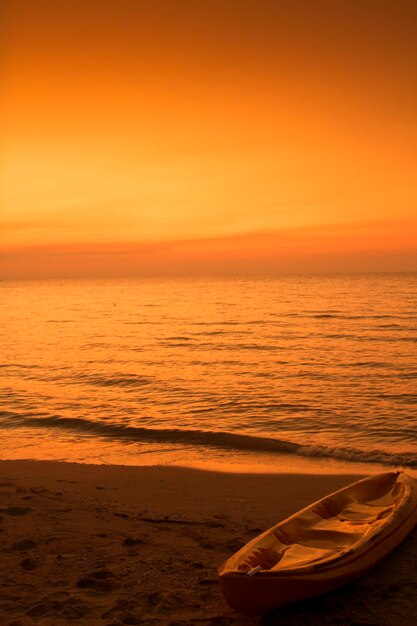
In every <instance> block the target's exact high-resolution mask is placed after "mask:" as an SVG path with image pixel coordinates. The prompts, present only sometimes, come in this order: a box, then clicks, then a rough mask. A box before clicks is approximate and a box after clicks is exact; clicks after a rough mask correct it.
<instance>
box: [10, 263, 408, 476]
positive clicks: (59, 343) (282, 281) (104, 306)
mask: <svg viewBox="0 0 417 626" xmlns="http://www.w3.org/2000/svg"><path fill="white" fill-rule="evenodd" d="M0 294H1V296H0V316H1V330H0V333H1V346H2V348H1V355H0V372H1V385H0V394H1V408H0V429H1V437H2V446H1V451H0V456H1V458H37V459H62V460H67V461H81V462H93V463H126V464H137V465H141V464H144V463H193V462H195V463H198V462H205V461H207V462H208V461H210V462H217V461H218V462H221V463H226V464H227V463H231V464H233V463H240V464H243V465H245V464H249V463H253V462H254V461H257V462H259V463H266V464H270V465H271V467H272V466H275V467H276V468H278V469H279V468H280V467H282V466H283V465H285V463H286V467H292V466H294V467H295V466H296V465H297V463H298V462H299V461H300V460H302V459H304V461H305V460H306V459H310V460H311V459H315V460H316V461H317V460H320V463H321V464H326V463H328V464H330V465H329V467H344V468H345V467H347V466H348V465H349V464H350V463H358V462H360V463H366V464H368V465H373V466H375V467H376V466H377V465H381V464H382V465H384V466H387V467H388V466H390V467H391V466H393V467H405V468H417V275H416V274H407V275H405V274H404V275H400V274H392V275H388V274H387V275H377V274H375V275H351V276H350V275H349V276H348V275H346V276H340V275H338V276H330V275H329V276H293V277H289V276H288V277H280V278H265V279H231V278H230V279H181V280H179V279H170V280H163V279H123V280H73V281H72V280H65V281H52V280H50V281H32V282H3V283H1V285H0ZM284 460H285V463H284Z"/></svg>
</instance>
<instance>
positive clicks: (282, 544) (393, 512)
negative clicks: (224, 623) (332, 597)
mask: <svg viewBox="0 0 417 626" xmlns="http://www.w3.org/2000/svg"><path fill="white" fill-rule="evenodd" d="M416 524H417V484H416V482H415V481H414V479H413V478H411V477H410V476H407V475H406V474H404V473H402V472H387V473H383V474H376V475H374V476H370V477H368V478H364V479H363V480H359V481H358V482H356V483H353V484H351V485H348V486H347V487H344V488H343V489H340V490H339V491H336V492H334V493H332V494H330V495H329V496H326V497H325V498H323V499H322V500H318V501H317V502H314V503H313V504H311V505H310V506H308V507H306V508H305V509H303V510H301V511H299V512H298V513H295V514H294V515H292V516H291V517H288V518H287V519H285V520H284V521H282V522H280V523H279V524H276V525H275V526H273V527H272V528H270V529H269V530H267V531H266V532H264V533H262V534H261V535H259V536H258V537H256V538H255V539H253V540H252V541H250V542H249V543H248V544H246V545H245V546H244V547H243V548H241V549H240V550H239V551H238V552H236V553H235V554H234V555H233V556H231V557H230V558H229V559H228V560H227V561H226V562H225V563H224V564H223V565H222V566H221V567H220V569H219V576H220V586H221V589H222V592H223V595H224V597H225V598H226V600H227V602H228V603H229V604H230V606H231V607H232V608H233V609H235V610H236V611H239V612H240V613H243V614H247V615H255V614H260V613H266V612H267V611H269V610H271V609H275V608H278V607H281V606H284V605H285V604H289V603H290V602H295V601H297V600H302V599H305V598H310V597H312V596H315V595H319V594H322V593H326V592H328V591H330V590H332V589H335V588H336V587H340V586H341V585H344V584H345V583H347V582H349V581H351V580H353V579H355V578H357V577H358V576H361V575H362V574H364V573H365V572H367V571H368V570H370V569H371V568H372V567H373V566H374V565H375V564H376V563H378V561H380V560H381V559H383V558H384V557H385V556H386V555H387V554H389V553H390V552H391V551H392V550H393V549H394V548H395V547H396V546H397V545H398V544H399V543H400V542H401V541H402V540H403V539H404V538H405V537H406V536H407V534H408V533H409V532H410V531H411V530H412V528H413V527H414V526H415V525H416Z"/></svg>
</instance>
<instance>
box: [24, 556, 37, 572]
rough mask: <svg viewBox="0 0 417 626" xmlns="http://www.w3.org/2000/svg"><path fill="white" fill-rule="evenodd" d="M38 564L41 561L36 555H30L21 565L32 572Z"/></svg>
mask: <svg viewBox="0 0 417 626" xmlns="http://www.w3.org/2000/svg"><path fill="white" fill-rule="evenodd" d="M38 565H39V561H38V559H35V558H34V557H30V558H28V559H23V560H22V561H20V567H21V568H22V569H24V570H26V571H27V572H31V571H32V570H34V569H36V568H37V567H38Z"/></svg>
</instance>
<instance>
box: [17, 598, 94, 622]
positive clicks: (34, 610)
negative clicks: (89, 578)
mask: <svg viewBox="0 0 417 626" xmlns="http://www.w3.org/2000/svg"><path fill="white" fill-rule="evenodd" d="M90 611H91V607H90V606H89V605H88V604H86V603H85V602H82V601H80V600H79V598H73V597H72V596H70V595H69V594H68V593H67V592H58V593H52V594H50V595H48V596H45V597H44V598H42V599H41V600H40V601H39V602H37V603H36V604H35V605H34V606H32V607H31V608H30V609H29V610H28V611H27V612H26V615H27V616H28V617H31V618H35V619H36V618H39V617H46V616H48V615H49V614H50V613H53V614H56V613H58V614H59V616H60V617H64V618H65V619H67V620H69V621H73V620H79V619H81V618H83V617H85V616H86V615H87V613H89V612H90Z"/></svg>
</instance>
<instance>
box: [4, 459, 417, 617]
mask: <svg viewBox="0 0 417 626" xmlns="http://www.w3.org/2000/svg"><path fill="white" fill-rule="evenodd" d="M360 477H361V475H359V474H355V475H353V474H351V475H349V474H342V473H337V474H333V475H332V474H330V473H329V474H300V473H267V474H266V473H242V472H240V473H234V472H229V473H225V472H221V471H207V470H205V469H197V468H190V467H187V468H185V467H179V466H141V467H140V466H117V465H87V464H77V463H67V462H58V461H27V460H20V461H17V460H16V461H5V460H3V461H0V509H1V511H0V531H1V532H0V537H1V540H2V547H3V549H2V558H1V559H0V571H1V576H2V580H3V583H2V594H0V596H1V595H2V596H3V598H2V602H1V603H0V623H2V624H4V626H31V625H34V624H37V625H38V624H41V625H42V626H59V625H61V624H62V625H64V624H73V623H79V624H82V625H83V626H84V625H85V626H90V625H91V626H92V625H96V624H103V625H106V626H121V625H123V624H142V625H155V626H156V625H158V624H161V625H163V626H186V625H188V624H198V625H200V626H223V625H229V624H230V625H235V626H255V625H261V624H262V626H270V625H271V626H272V625H273V624H278V623H280V624H288V625H294V626H295V625H296V624H299V623H303V622H304V623H308V624H312V625H313V626H319V625H324V624H329V623H334V624H342V625H344V624H346V625H348V624H352V623H357V624H365V623H366V624H375V625H376V624H381V625H382V624H384V625H385V624H386V625H387V626H388V625H391V624H394V623H395V624H396V625H399V626H400V625H401V624H404V625H406V624H409V623H412V615H414V614H415V610H416V600H415V596H416V592H417V532H416V530H414V532H413V533H411V535H410V536H409V537H408V538H407V539H406V541H405V542H404V544H402V545H401V546H400V547H399V548H398V549H397V550H396V551H395V552H394V553H393V554H392V555H391V556H390V557H388V559H387V560H386V561H384V562H383V563H381V564H380V565H379V566H378V567H377V568H376V569H375V570H374V571H373V572H371V573H370V574H368V575H367V576H366V577H365V578H363V579H360V580H358V581H356V582H355V583H353V584H351V585H349V586H348V587H344V588H342V589H340V590H338V591H336V592H334V593H332V594H330V595H329V596H326V597H325V598H320V599H318V600H312V601H309V602H307V603H302V604H299V605H297V606H293V607H288V608H286V609H285V610H281V611H280V612H279V613H277V614H276V615H273V614H270V615H269V616H266V617H264V618H246V617H243V616H240V615H238V614H236V613H234V612H233V611H232V610H231V609H230V608H229V607H228V605H227V604H226V603H225V602H224V600H223V598H222V596H221V593H220V590H219V586H218V581H217V567H218V566H219V565H220V564H221V563H222V562H223V561H224V560H225V559H226V558H227V557H228V556H230V555H231V554H232V553H233V552H235V551H236V550H237V549H239V547H240V546H241V545H243V544H244V543H246V542H247V541H249V540H250V539H252V538H253V537H255V536H256V535H258V534H259V533H260V532H262V531H263V530H265V529H266V528H269V527H270V526H272V525H273V524H274V523H276V522H277V521H279V520H280V519H283V518H285V517H287V516H288V515H290V514H292V513H294V512H295V511H297V510H299V509H300V508H303V507H304V506H306V505H307V504H309V503H311V502H312V501H314V500H317V499H319V498H321V497H322V496H324V495H326V494H327V493H330V492H331V491H335V490H336V489H338V488H340V487H341V486H343V485H345V484H348V483H350V482H353V481H354V480H357V479H358V478H360Z"/></svg>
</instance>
